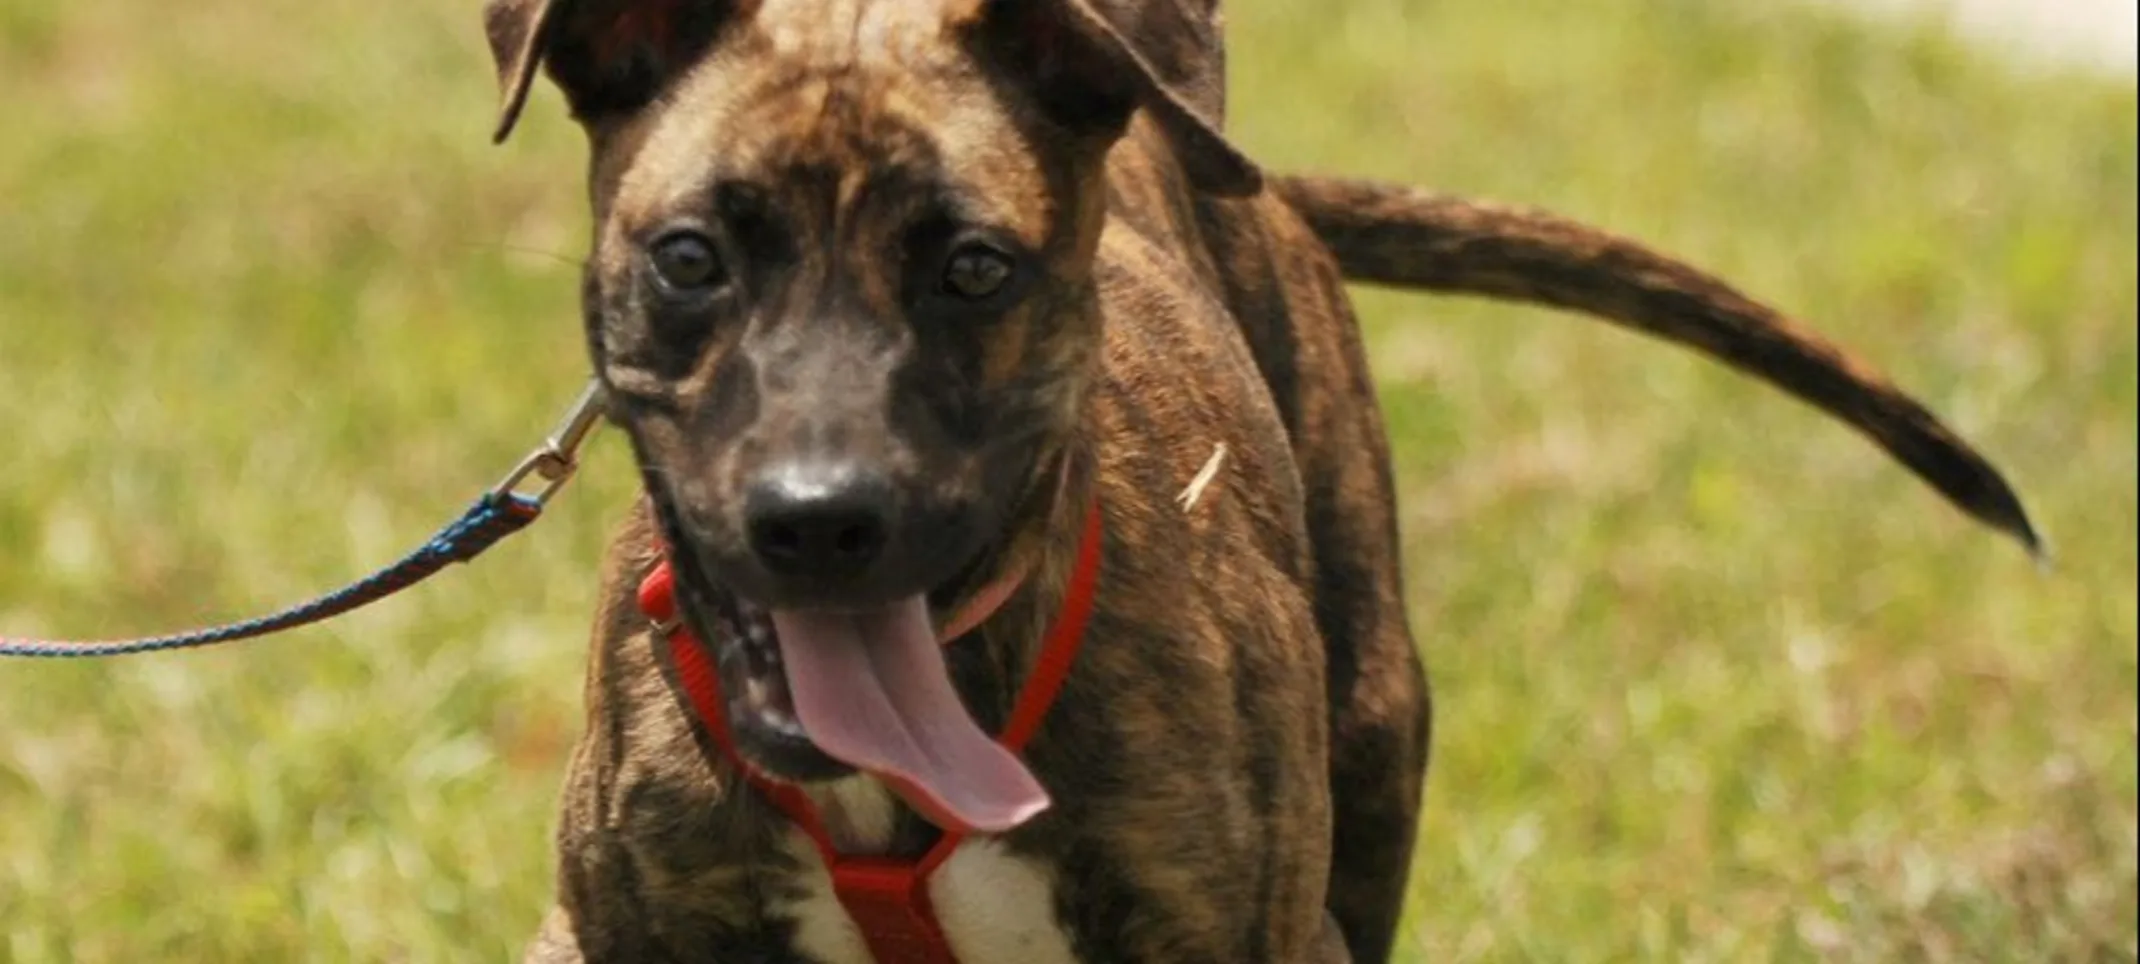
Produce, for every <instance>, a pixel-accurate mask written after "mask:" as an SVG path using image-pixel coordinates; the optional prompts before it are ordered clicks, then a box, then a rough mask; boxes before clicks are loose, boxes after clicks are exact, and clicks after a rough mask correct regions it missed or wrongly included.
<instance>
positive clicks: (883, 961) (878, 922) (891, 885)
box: [639, 501, 1101, 964]
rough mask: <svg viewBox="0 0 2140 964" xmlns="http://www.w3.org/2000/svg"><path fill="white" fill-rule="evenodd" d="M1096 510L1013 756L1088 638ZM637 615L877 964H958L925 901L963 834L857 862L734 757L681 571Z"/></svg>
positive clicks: (800, 804) (651, 586) (644, 594)
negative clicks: (654, 630) (808, 852)
mask: <svg viewBox="0 0 2140 964" xmlns="http://www.w3.org/2000/svg"><path fill="white" fill-rule="evenodd" d="M1100 532H1101V525H1100V511H1099V504H1098V502H1097V501H1095V502H1094V503H1093V504H1092V505H1091V506H1089V507H1088V508H1087V509H1086V511H1085V527H1084V533H1083V534H1082V535H1081V536H1080V537H1079V540H1078V548H1077V563H1076V566H1075V568H1073V569H1072V570H1071V573H1070V583H1069V586H1068V587H1067V588H1066V590H1065V592H1064V595H1063V607H1062V611H1061V612H1059V613H1057V614H1056V616H1055V623H1054V625H1052V626H1050V627H1049V628H1048V634H1047V637H1046V638H1045V640H1044V641H1043V642H1042V644H1041V649H1040V659H1039V662H1038V663H1036V664H1035V665H1034V667H1033V675H1032V676H1030V677H1028V678H1027V679H1026V681H1025V686H1024V687H1023V688H1022V689H1020V690H1019V693H1018V701H1017V703H1015V704H1013V706H1012V708H1011V716H1010V719H1009V720H1008V721H1007V722H1006V723H1005V725H1004V727H1003V732H1001V733H999V734H997V735H996V741H997V742H999V743H1001V744H1003V746H1004V747H1005V748H1006V749H1009V750H1010V751H1011V752H1013V753H1017V752H1019V751H1021V750H1023V749H1024V748H1025V745H1026V743H1027V742H1028V741H1030V740H1031V739H1032V738H1033V734H1034V733H1036V732H1038V731H1039V729H1040V723H1041V720H1042V719H1044V718H1045V717H1046V716H1047V714H1048V709H1049V707H1051V706H1053V705H1054V704H1055V697H1056V695H1057V694H1059V693H1060V692H1061V691H1062V686H1063V681H1064V680H1065V679H1067V678H1068V677H1069V675H1070V666H1071V664H1072V663H1073V662H1075V661H1076V659H1077V651H1078V647H1079V645H1080V644H1081V643H1082V642H1083V641H1084V638H1085V624H1086V622H1087V621H1089V620H1090V619H1091V617H1092V603H1093V594H1094V593H1093V591H1094V589H1095V587H1096V585H1097V583H1098V581H1099V571H1100ZM639 608H640V609H641V610H642V611H644V612H645V613H646V615H647V617H648V618H650V619H652V620H653V621H654V623H655V625H657V626H664V627H669V629H668V631H667V633H666V634H665V640H666V642H667V643H668V646H669V654H670V658H671V659H672V660H674V661H675V664H676V676H677V680H678V682H679V683H681V684H682V686H683V690H684V694H685V696H687V697H688V698H689V699H690V704H691V705H690V707H689V708H690V709H691V711H692V712H694V713H696V714H697V716H698V719H699V722H700V724H701V725H703V726H705V727H706V731H707V733H708V734H710V735H711V736H712V737H713V741H714V742H715V743H716V744H718V745H719V746H720V748H721V752H722V753H724V754H725V755H726V756H727V757H728V759H729V762H730V763H732V764H734V766H735V767H736V769H737V770H739V771H740V772H742V774H743V776H744V777H745V779H747V780H749V781H750V783H751V785H752V786H754V787H756V788H757V789H758V792H759V793H762V794H764V795H765V796H766V798H767V799H768V800H770V801H772V803H773V805H774V806H775V807H778V808H779V809H780V812H782V813H784V814H786V815H787V817H788V819H789V820H790V821H793V822H794V824H795V825H796V826H797V827H799V828H801V829H802V831H803V833H805V834H807V835H808V836H809V837H810V841H811V842H812V843H814V844H815V845H816V846H817V851H818V853H819V854H820V855H821V856H823V857H824V860H825V865H826V867H827V868H829V869H830V870H831V872H832V889H833V893H834V894H836V895H838V897H839V899H840V905H841V906H842V907H844V908H846V909H847V915H848V916H849V917H850V918H852V919H853V920H854V922H855V927H856V929H857V930H859V931H860V932H861V934H862V939H863V941H864V942H865V943H867V944H868V945H869V950H870V955H871V956H872V957H874V958H876V960H877V964H958V958H957V957H956V956H954V955H953V954H952V953H951V944H950V942H949V941H947V940H946V939H945V937H944V929H943V926H942V925H941V924H939V923H938V922H937V919H936V909H935V908H934V907H933V906H931V905H930V903H929V877H930V875H931V874H933V873H935V872H936V868H937V867H939V866H941V865H942V864H943V862H944V860H945V859H946V858H948V857H950V856H951V853H952V851H955V850H957V849H958V846H959V844H960V843H961V842H963V841H964V840H965V835H964V834H962V833H954V832H950V831H946V832H945V833H944V834H943V836H942V837H940V838H939V839H938V840H937V842H936V845H935V846H933V847H931V848H929V851H928V852H927V853H926V854H923V855H922V857H921V859H919V860H902V859H889V858H881V857H851V856H847V855H845V854H842V853H840V852H839V850H838V849H837V848H835V847H834V846H833V844H832V837H831V835H830V834H828V833H827V832H826V831H825V825H824V822H823V821H821V820H819V819H818V815H817V807H816V806H815V805H813V804H812V803H811V802H810V798H809V796H808V795H806V794H804V793H803V791H802V789H801V788H800V787H797V786H795V785H794V784H791V783H782V782H780V781H777V780H774V779H772V778H771V777H768V776H766V775H765V774H763V773H760V772H758V770H757V768H755V767H753V766H751V765H750V763H749V762H748V761H746V760H744V759H743V757H742V755H741V754H739V753H737V752H736V748H735V744H734V743H733V742H732V741H731V739H730V737H729V733H728V714H727V713H726V712H725V711H724V710H723V707H724V706H726V705H727V704H726V701H724V700H723V699H722V698H721V683H720V677H719V675H718V674H717V673H715V672H714V663H713V659H712V656H711V654H710V653H708V652H707V651H706V645H705V643H704V642H703V641H701V640H700V639H699V638H698V634H696V633H694V632H692V631H691V630H690V628H689V627H687V626H685V625H684V623H683V621H682V620H681V619H678V618H677V611H676V582H675V573H674V572H673V570H672V569H671V568H670V566H669V563H668V560H666V559H664V560H662V562H661V563H660V564H658V565H656V566H655V567H654V571H652V572H650V573H648V574H647V577H646V580H645V581H644V582H642V583H641V584H640V586H639Z"/></svg>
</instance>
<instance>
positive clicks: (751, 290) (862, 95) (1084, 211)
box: [486, 0, 1258, 776]
mask: <svg viewBox="0 0 2140 964" xmlns="http://www.w3.org/2000/svg"><path fill="white" fill-rule="evenodd" d="M486 18H487V21H488V27H489V34H490V39H491V43H492V48H493V52H494V53H495V54H496V57H497V63H498V70H499V75H500V79H501V83H502V85H503V87H504V91H505V108H504V113H503V117H502V118H501V121H500V125H499V130H498V133H499V136H500V137H503V136H504V134H505V133H506V132H507V131H509V130H510V128H511V126H512V124H513V121H514V118H515V117H516V115H517V114H518V112H519V110H520V107H521V105H522V103H523V101H524V98H525V97H526V95H527V88H528V85H529V84H530V83H531V80H532V78H533V76H534V75H535V73H536V72H537V71H538V70H539V69H542V68H544V67H546V68H547V71H548V73H549V75H550V76H551V77H552V78H553V79H554V80H555V81H556V82H557V84H558V86H559V87H560V88H561V89H562V90H563V91H564V93H565V95H566V98H567V100H568V101H569V102H570V104H571V106H572V109H573V113H574V115H575V116H576V117H577V118H578V119H579V121H580V122H581V124H582V125H583V126H584V127H585V128H586V130H587V132H588V134H589V138H590V142H591V145H592V152H593V156H592V162H591V163H592V167H591V174H590V177H591V185H590V187H591V194H592V200H593V204H594V209H595V238H594V247H593V252H592V255H591V257H590V258H589V260H588V263H587V269H586V277H585V282H584V311H585V316H586V323H587V329H588V339H589V343H590V346H591V349H592V353H593V358H594V364H595V367H596V370H597V374H598V376H599V377H600V378H601V380H602V381H603V382H604V383H605V385H606V387H607V389H608V393H609V399H610V403H611V406H612V415H613V417H614V418H615V419H616V420H617V421H619V422H620V423H621V424H622V425H623V427H624V428H625V429H626V430H627V433H628V434H629V435H630V437H631V439H632V442H633V445H634V447H635V449H636V452H637V454H638V458H639V461H640V464H641V467H642V469H643V470H644V472H645V475H646V478H647V485H648V489H649V491H650V493H651V494H652V495H653V497H654V500H655V502H656V503H657V505H659V506H660V507H661V509H662V512H663V515H664V523H665V528H666V530H667V535H668V537H669V539H670V540H671V541H672V543H674V545H673V546H672V554H673V556H674V558H675V561H676V563H677V566H678V569H679V572H680V574H681V575H683V576H684V577H686V579H687V581H689V582H692V583H696V585H695V586H694V587H691V588H693V589H695V592H693V593H687V594H686V595H687V597H688V596H691V595H696V596H697V597H699V598H700V600H701V605H700V606H699V607H698V608H699V609H700V610H723V609H725V610H730V613H729V616H727V617H724V616H721V615H719V614H718V613H712V614H709V613H705V612H701V617H702V618H703V619H705V620H706V621H708V622H713V623H726V624H727V625H725V626H724V625H716V626H712V627H709V628H711V629H713V630H715V632H714V633H713V634H714V635H716V636H722V635H725V636H729V637H733V638H735V639H736V640H737V641H736V643H735V644H734V647H732V648H734V649H735V650H736V655H735V660H737V661H739V665H740V664H741V663H748V662H750V657H751V651H752V649H753V647H752V646H751V645H749V643H750V640H751V639H752V637H757V638H758V639H759V640H760V642H761V643H763V641H764V640H765V639H766V638H767V637H770V636H779V637H781V640H780V643H779V645H778V646H777V647H770V648H769V650H768V651H767V652H762V653H760V654H759V656H760V657H762V658H760V659H759V664H760V665H758V667H757V669H758V670H759V671H760V672H759V673H758V674H757V676H769V677H770V683H767V681H765V680H759V679H757V678H755V677H754V676H752V674H751V673H749V672H743V673H742V675H740V676H730V675H729V674H728V673H727V672H726V671H725V669H724V680H726V681H727V682H728V683H729V684H730V686H731V689H730V693H731V697H732V698H740V697H738V696H737V690H736V689H735V687H741V688H742V689H744V690H746V691H747V690H751V689H752V688H753V687H754V686H757V688H758V689H765V688H766V687H767V686H770V685H771V684H774V683H779V682H781V680H780V679H779V677H780V675H781V674H780V673H778V672H771V671H769V670H767V666H768V665H771V666H772V667H774V668H775V669H777V668H778V667H779V666H780V665H782V664H787V671H786V677H787V680H788V681H791V682H793V683H794V684H795V686H794V690H795V692H794V694H793V697H794V699H795V702H796V703H797V708H798V709H799V710H800V711H801V713H800V715H801V717H802V722H803V723H804V724H806V725H805V726H803V727H797V726H794V725H792V722H793V721H792V720H784V719H782V718H781V717H780V714H779V713H778V712H777V711H778V710H779V709H780V708H781V707H779V706H777V705H776V706H774V707H772V710H773V712H768V713H764V714H753V713H750V712H742V713H740V714H732V716H733V717H734V718H733V719H732V722H734V723H736V724H738V725H737V726H736V727H735V729H736V730H737V731H738V733H739V736H740V737H741V738H742V739H741V742H742V743H743V745H744V748H745V750H746V751H747V752H753V751H754V755H757V756H759V757H760V762H761V763H763V764H765V765H766V766H767V767H768V768H769V769H773V770H775V771H785V772H787V773H788V774H790V775H796V776H809V775H813V774H817V773H820V772H823V771H827V769H828V768H825V767H819V766H814V765H813V761H814V760H815V758H814V757H813V756H812V755H811V754H810V753H808V752H791V751H797V750H798V749H799V748H798V747H797V745H796V744H797V741H799V740H803V739H805V734H804V733H803V732H802V731H803V730H804V729H808V730H810V731H811V732H809V733H808V734H807V738H808V739H809V740H811V741H812V745H810V746H808V747H806V748H801V749H809V750H815V749H826V750H830V749H834V748H833V747H830V746H827V745H826V744H827V743H828V739H827V734H828V733H830V732H831V731H833V730H836V729H839V728H840V726H839V725H838V724H837V723H836V721H820V723H821V725H816V726H809V725H807V724H810V723H811V722H812V721H811V717H812V715H813V711H812V709H811V707H809V706H807V705H802V704H806V703H809V702H811V700H812V699H813V697H814V696H821V695H825V694H812V693H808V692H805V691H806V690H809V689H811V688H812V687H813V686H815V685H816V682H817V681H814V680H812V679H804V678H802V677H804V676H808V675H810V674H811V673H816V672H818V671H822V672H823V673H834V672H835V669H836V668H835V667H830V666H828V665H820V664H825V663H828V662H830V661H837V660H842V659H849V658H850V657H852V658H856V659H864V658H867V659H877V660H879V661H880V662H882V660H883V659H884V655H883V654H884V653H885V652H886V651H888V650H891V649H894V648H896V647H894V646H893V645H892V644H890V643H886V642H884V641H883V638H885V637H890V636H899V635H901V634H906V635H912V631H914V616H913V614H914V613H915V612H917V611H919V612H922V613H923V617H922V618H923V620H924V622H923V624H922V626H921V629H922V630H926V629H927V626H926V618H927V617H926V613H927V611H928V610H927V609H926V608H922V607H923V605H924V604H923V603H920V602H914V601H919V600H926V599H927V598H928V597H929V595H930V594H931V593H938V592H940V590H942V589H943V588H944V587H946V586H948V585H951V584H952V583H953V582H954V581H955V580H957V579H959V578H960V577H961V575H962V574H964V573H966V572H967V571H968V570H969V568H970V567H971V566H972V565H973V564H974V561H975V560H976V559H977V558H979V557H980V556H981V555H982V554H983V553H984V552H985V551H986V550H987V548H988V547H990V546H991V545H993V544H996V543H997V542H998V541H1000V540H1001V539H1003V538H1005V537H1006V532H1005V531H1004V530H1005V527H1006V526H1008V525H1009V524H1010V520H1011V519H1012V518H1013V517H1014V515H1016V509H1017V507H1018V505H1019V502H1020V500H1021V499H1026V498H1029V497H1031V496H1032V495H1033V493H1034V492H1036V491H1037V490H1040V489H1044V488H1047V483H1048V480H1050V479H1052V477H1053V474H1054V472H1053V470H1054V468H1055V466H1056V465H1057V464H1058V462H1059V459H1060V458H1061V457H1062V456H1063V453H1064V452H1065V451H1066V450H1067V449H1068V447H1069V446H1070V444H1071V442H1072V440H1073V437H1074V435H1075V433H1076V432H1077V429H1078V423H1079V418H1080V415H1081V412H1082V408H1083V399H1084V398H1085V396H1086V394H1087V387H1088V383H1089V382H1090V381H1091V380H1092V378H1094V377H1095V375H1096V372H1097V364H1098V353H1099V351H1100V345H1101V330H1100V319H1099V315H1098V311H1097V301H1096V298H1097V295H1096V290H1095V286H1094V278H1093V263H1094V257H1095V251H1096V249H1097V246H1098V242H1099V235H1100V230H1101V226H1102V223H1103V221H1104V218H1105V204H1106V198H1105V192H1106V188H1105V184H1104V177H1103V167H1104V163H1105V158H1106V156H1107V153H1108V151H1109V149H1110V148H1111V147H1112V146H1113V145H1114V144H1115V143H1116V142H1117V141H1118V140H1119V139H1120V138H1121V137H1122V136H1123V134H1124V132H1125V131H1126V130H1127V128H1128V126H1129V122H1130V120H1131V117H1132V114H1133V113H1135V112H1136V111H1138V110H1140V109H1141V110H1144V111H1146V112H1147V114H1148V116H1149V117H1150V118H1151V119H1152V120H1153V122H1154V124H1155V126H1156V128H1157V129H1158V130H1159V131H1160V132H1162V133H1163V135H1164V136H1165V138H1166V140H1167V141H1168V142H1169V143H1170V144H1171V145H1172V147H1173V150H1172V152H1171V153H1172V155H1173V156H1174V157H1175V158H1176V159H1178V162H1179V164H1180V166H1181V168H1182V171H1183V173H1184V175H1185V176H1186V177H1187V178H1188V179H1189V180H1190V182H1191V183H1192V184H1194V185H1195V186H1197V187H1198V188H1200V189H1203V190H1206V191H1211V192H1217V193H1234V192H1242V191H1248V190H1253V189H1254V188H1255V187H1256V186H1257V184H1258V175H1257V172H1256V170H1255V168H1254V167H1253V165H1251V164H1250V163H1249V162H1248V161H1247V160H1246V159H1245V158H1243V157H1242V156H1241V155H1240V154H1239V153H1238V152H1237V151H1235V150H1234V149H1233V148H1232V147H1231V146H1230V145H1228V144H1227V143H1226V141H1225V140H1224V138H1223V137H1222V136H1221V135H1220V134H1219V132H1218V131H1217V130H1216V128H1215V127H1214V126H1213V125H1212V123H1210V122H1209V121H1208V120H1207V118H1206V116H1205V114H1204V113H1203V112H1202V111H1201V110H1199V108H1198V106H1196V103H1195V101H1196V99H1197V98H1196V97H1195V96H1194V95H1193V94H1192V93H1185V92H1183V91H1181V90H1179V89H1177V87H1176V86H1175V84H1174V83H1173V82H1171V81H1170V80H1169V79H1166V76H1167V72H1166V71H1163V70H1161V69H1160V68H1157V67H1155V66H1154V64H1153V63H1152V62H1151V60H1150V59H1149V58H1148V57H1147V56H1146V55H1145V52H1144V51H1143V50H1140V48H1139V46H1138V44H1137V43H1136V42H1133V41H1132V40H1131V39H1129V38H1127V37H1125V36H1124V34H1123V33H1121V32H1120V31H1118V30H1117V29H1116V28H1115V26H1114V25H1113V23H1112V22H1111V21H1110V19H1109V18H1108V17H1107V16H1106V15H1104V14H1102V13H1100V12H1098V11H1097V10H1096V9H1095V8H1094V7H1093V6H1091V5H1090V3H1089V0H493V2H492V3H491V5H490V7H489V9H488V10H487V11H486ZM938 602H942V600H941V599H939V600H938ZM757 613H764V614H767V616H768V617H769V618H765V619H758V618H757V617H756V616H755V615H754V614H757ZM730 617H732V618H730ZM765 624H771V627H773V628H772V630H771V631H761V630H766V629H767V628H768V627H767V626H766V625H765ZM828 624H840V625H841V626H845V627H846V628H845V629H839V628H838V627H834V628H832V629H828V628H826V626H827V625H828ZM894 624H896V625H894ZM813 627H815V628H813ZM857 627H859V628H857ZM902 627H904V628H902ZM723 629H726V630H728V632H726V633H724V632H722V630H723ZM842 632H844V633H845V634H846V636H848V637H851V638H848V639H846V641H845V642H827V641H826V639H825V634H827V633H830V634H832V635H840V633H842ZM803 635H809V636H811V640H810V641H809V642H808V643H807V644H805V643H802V642H798V641H797V639H791V638H789V637H800V636H803ZM805 648H808V649H811V650H812V651H811V652H808V653H803V652H798V650H799V649H805ZM865 650H867V651H868V652H867V653H864V652H863V651H865ZM857 654H861V655H857ZM798 660H802V661H807V662H810V663H811V664H812V665H813V666H815V667H816V668H815V669H813V670H809V671H804V670H799V669H797V668H796V667H795V666H793V665H792V664H794V663H796V662H797V661H798ZM722 661H723V663H724V665H725V664H727V663H728V662H730V659H729V655H728V654H723V655H722ZM745 669H746V670H748V669H749V667H747V666H746V667H745ZM930 683H931V685H933V683H934V681H930ZM759 684H765V685H759ZM886 685H887V686H888V687H893V688H894V689H896V688H897V685H904V684H896V685H895V684H894V683H891V682H887V683H886ZM773 688H774V689H778V687H777V686H775V687H773ZM840 692H841V694H843V695H844V697H845V698H847V699H849V700H861V699H862V698H861V696H858V695H857V694H855V693H853V692H849V691H845V690H842V691H840ZM785 695H786V694H784V693H775V694H774V695H773V696H772V697H770V699H772V701H773V702H774V703H775V704H778V703H779V702H780V701H781V699H780V698H781V697H782V696H785ZM884 695H886V696H888V698H889V699H890V700H891V701H892V703H894V704H900V703H901V701H902V700H904V699H906V694H904V693H901V692H890V693H888V694H884ZM894 708H895V709H896V708H898V707H897V706H895V707H894ZM937 709H941V707H937ZM824 712H826V711H823V710H820V711H818V712H817V713H816V715H818V716H823V713H824ZM895 715H896V714H895ZM850 722H852V721H850ZM880 722H882V721H880ZM910 722H911V721H910ZM782 724H789V725H782ZM857 725H860V724H857ZM829 742H837V741H836V740H833V741H829ZM834 755H835V756H843V755H842V754H840V753H835V754H834ZM864 755H866V754H864ZM843 758H848V756H843ZM850 762H853V761H852V760H851V759H850Z"/></svg>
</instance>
